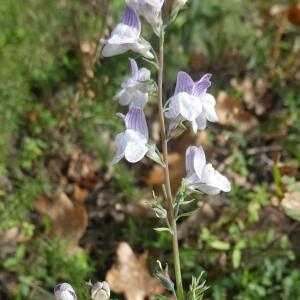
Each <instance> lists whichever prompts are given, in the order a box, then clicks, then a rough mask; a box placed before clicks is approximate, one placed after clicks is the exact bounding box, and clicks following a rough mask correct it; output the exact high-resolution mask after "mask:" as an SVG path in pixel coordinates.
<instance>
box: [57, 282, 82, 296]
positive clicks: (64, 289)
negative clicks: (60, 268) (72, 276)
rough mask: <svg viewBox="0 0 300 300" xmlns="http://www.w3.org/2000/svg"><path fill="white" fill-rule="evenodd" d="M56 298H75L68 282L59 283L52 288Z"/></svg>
mask: <svg viewBox="0 0 300 300" xmlns="http://www.w3.org/2000/svg"><path fill="white" fill-rule="evenodd" d="M54 295H55V299H56V300H77V296H76V293H75V291H74V289H73V288H72V286H71V285H70V284H68V283H60V284H58V285H56V287H55V288H54Z"/></svg>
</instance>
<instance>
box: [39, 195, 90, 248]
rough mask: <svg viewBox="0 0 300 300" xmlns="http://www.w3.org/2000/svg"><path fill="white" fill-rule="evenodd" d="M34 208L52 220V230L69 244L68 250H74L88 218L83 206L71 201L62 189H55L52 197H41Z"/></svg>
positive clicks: (84, 229)
mask: <svg viewBox="0 0 300 300" xmlns="http://www.w3.org/2000/svg"><path fill="white" fill-rule="evenodd" d="M35 207H36V210H37V211H38V212H39V213H40V214H42V215H45V216H48V217H49V218H50V219H51V221H52V222H53V232H54V233H55V234H56V235H58V236H59V237H61V239H63V240H64V241H66V242H68V243H69V244H70V250H71V251H72V250H76V248H77V245H78V242H79V240H80V239H81V237H82V236H83V234H84V233H85V231H86V228H87V223H88V218H87V213H86V210H85V208H84V207H83V206H82V205H81V204H79V203H76V202H75V203H73V202H72V201H71V199H70V198H69V197H68V196H67V195H66V194H65V193H63V192H62V191H60V190H57V191H55V193H54V196H53V198H52V199H48V198H46V197H41V198H40V199H38V200H37V202H36V204H35Z"/></svg>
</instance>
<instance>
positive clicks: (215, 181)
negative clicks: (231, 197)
mask: <svg viewBox="0 0 300 300" xmlns="http://www.w3.org/2000/svg"><path fill="white" fill-rule="evenodd" d="M201 181H202V182H203V183H205V184H206V185H207V186H210V187H213V188H217V189H219V190H221V191H223V192H229V191H230V190H231V184H230V182H229V181H228V179H227V178H226V177H225V176H223V175H222V174H220V173H219V172H218V171H217V170H215V169H214V168H213V167H212V165H211V164H207V165H206V166H205V168H204V170H203V173H202V178H201Z"/></svg>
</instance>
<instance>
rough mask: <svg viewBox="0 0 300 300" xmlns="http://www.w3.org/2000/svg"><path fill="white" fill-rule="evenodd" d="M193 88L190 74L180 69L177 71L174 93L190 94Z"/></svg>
mask: <svg viewBox="0 0 300 300" xmlns="http://www.w3.org/2000/svg"><path fill="white" fill-rule="evenodd" d="M193 88H194V81H193V79H192V78H191V77H190V75H189V74H187V73H185V72H182V71H181V72H178V75H177V82H176V88H175V93H174V95H176V94H178V93H181V92H186V93H188V94H191V93H192V92H193Z"/></svg>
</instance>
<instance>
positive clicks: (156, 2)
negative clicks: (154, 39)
mask: <svg viewBox="0 0 300 300" xmlns="http://www.w3.org/2000/svg"><path fill="white" fill-rule="evenodd" d="M126 4H127V5H128V6H130V7H132V8H133V9H135V10H136V12H137V13H138V14H139V15H140V16H143V17H144V18H145V19H146V20H147V22H148V23H149V24H150V25H151V26H152V28H153V31H154V32H155V34H157V35H159V26H160V23H159V22H160V20H159V15H160V12H161V9H162V6H163V4H164V0H126Z"/></svg>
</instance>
